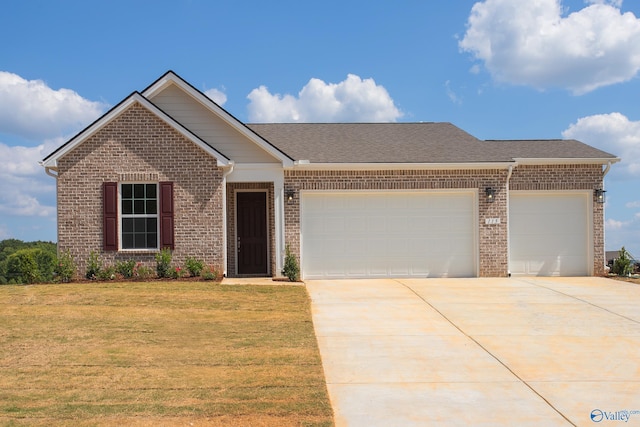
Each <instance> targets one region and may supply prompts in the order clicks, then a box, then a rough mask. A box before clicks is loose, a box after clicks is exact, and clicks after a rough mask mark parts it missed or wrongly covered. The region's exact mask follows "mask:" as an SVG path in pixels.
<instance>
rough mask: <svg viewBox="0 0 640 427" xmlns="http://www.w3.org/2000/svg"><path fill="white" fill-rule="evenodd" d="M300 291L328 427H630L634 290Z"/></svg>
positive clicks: (390, 285)
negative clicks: (322, 379)
mask: <svg viewBox="0 0 640 427" xmlns="http://www.w3.org/2000/svg"><path fill="white" fill-rule="evenodd" d="M307 288H308V290H309V294H310V295H311V300H312V311H313V321H314V325H315V329H316V334H317V337H318V343H319V346H320V353H321V356H322V363H323V366H324V370H325V374H326V379H327V385H328V389H329V396H330V399H331V404H332V406H333V408H334V413H335V421H336V425H337V426H385V427H388V426H424V425H438V426H441V425H447V426H483V425H486V426H496V425H505V426H506V425H509V426H511V425H518V426H556V425H557V426H570V425H580V426H582V425H584V426H594V425H599V424H600V425H640V286H639V285H634V284H629V283H623V282H617V281H613V280H608V279H602V278H594V277H587V278H524V279H514V278H511V279H393V280H390V279H380V280H344V281H337V280H334V281H309V282H307ZM625 411H628V412H625ZM634 412H637V414H636V413H634ZM627 416H628V417H629V418H628V419H627V421H628V422H625V419H626V417H627ZM592 418H593V419H592Z"/></svg>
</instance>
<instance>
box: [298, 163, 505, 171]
mask: <svg viewBox="0 0 640 427" xmlns="http://www.w3.org/2000/svg"><path fill="white" fill-rule="evenodd" d="M510 166H517V163H516V162H485V163H310V162H309V163H308V162H306V161H300V162H296V164H295V165H294V166H293V169H298V170H459V169H476V170H477V169H481V170H486V169H509V167H510Z"/></svg>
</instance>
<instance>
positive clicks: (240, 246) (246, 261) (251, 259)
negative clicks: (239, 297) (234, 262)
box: [236, 192, 268, 276]
mask: <svg viewBox="0 0 640 427" xmlns="http://www.w3.org/2000/svg"><path fill="white" fill-rule="evenodd" d="M236 200H237V218H238V237H237V239H238V241H237V243H236V245H237V250H238V274H263V275H265V276H266V275H267V273H268V270H267V241H268V240H267V193H265V192H255V193H254V192H238V193H236Z"/></svg>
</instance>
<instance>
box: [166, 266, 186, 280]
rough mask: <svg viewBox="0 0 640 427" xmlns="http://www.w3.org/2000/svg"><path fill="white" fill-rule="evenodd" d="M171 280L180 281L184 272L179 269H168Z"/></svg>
mask: <svg viewBox="0 0 640 427" xmlns="http://www.w3.org/2000/svg"><path fill="white" fill-rule="evenodd" d="M168 277H170V278H172V279H180V278H181V277H184V272H183V271H182V269H181V268H180V267H172V268H170V269H169V276H168Z"/></svg>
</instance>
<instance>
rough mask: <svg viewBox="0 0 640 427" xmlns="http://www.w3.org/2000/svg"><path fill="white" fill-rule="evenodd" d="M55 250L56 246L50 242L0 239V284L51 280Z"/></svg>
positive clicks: (54, 263)
mask: <svg viewBox="0 0 640 427" xmlns="http://www.w3.org/2000/svg"><path fill="white" fill-rule="evenodd" d="M56 252H57V246H56V244H55V243H52V242H43V241H36V242H23V241H22V240H18V239H5V240H2V241H0V284H5V283H35V282H39V281H45V282H49V281H51V280H52V279H53V272H54V269H55V266H56V255H57V254H56Z"/></svg>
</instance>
